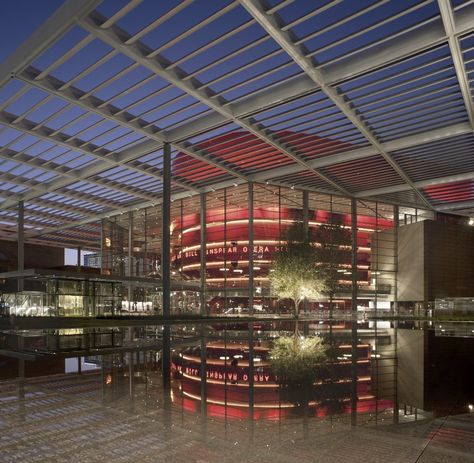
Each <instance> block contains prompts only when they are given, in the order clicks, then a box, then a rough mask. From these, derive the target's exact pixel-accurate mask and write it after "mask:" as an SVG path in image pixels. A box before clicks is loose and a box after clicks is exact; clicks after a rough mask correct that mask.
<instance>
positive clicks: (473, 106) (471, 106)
mask: <svg viewBox="0 0 474 463" xmlns="http://www.w3.org/2000/svg"><path fill="white" fill-rule="evenodd" d="M438 6H439V10H440V12H441V18H442V20H443V25H444V29H445V31H446V36H447V37H448V44H449V49H450V51H451V56H452V58H453V63H454V69H455V71H456V76H457V78H458V83H459V87H460V89H461V93H462V97H463V100H464V104H465V105H466V111H467V114H468V116H469V121H470V122H471V127H472V129H473V130H474V103H473V102H472V95H471V86H470V82H469V79H468V77H467V73H466V67H465V65H464V60H463V55H462V51H461V46H460V44H459V39H458V37H456V35H455V34H456V24H455V21H454V11H453V10H452V7H451V0H438Z"/></svg>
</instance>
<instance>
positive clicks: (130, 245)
mask: <svg viewBox="0 0 474 463" xmlns="http://www.w3.org/2000/svg"><path fill="white" fill-rule="evenodd" d="M132 258H133V211H129V213H128V255H127V261H128V268H127V276H128V277H131V276H132V275H133V268H132Z"/></svg>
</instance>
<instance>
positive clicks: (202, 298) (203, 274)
mask: <svg viewBox="0 0 474 463" xmlns="http://www.w3.org/2000/svg"><path fill="white" fill-rule="evenodd" d="M199 199H200V206H201V207H200V210H201V236H200V238H201V251H200V252H201V256H200V258H201V260H200V277H201V294H200V306H201V310H200V313H201V315H207V307H206V193H201V194H200V195H199Z"/></svg>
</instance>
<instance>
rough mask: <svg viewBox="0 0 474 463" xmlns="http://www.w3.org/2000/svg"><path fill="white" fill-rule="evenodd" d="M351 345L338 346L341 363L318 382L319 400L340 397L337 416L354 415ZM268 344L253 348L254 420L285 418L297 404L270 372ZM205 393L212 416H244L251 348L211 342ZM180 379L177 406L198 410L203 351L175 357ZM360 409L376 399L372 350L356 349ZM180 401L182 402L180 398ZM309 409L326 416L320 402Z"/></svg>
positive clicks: (366, 346) (364, 346)
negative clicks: (285, 397)
mask: <svg viewBox="0 0 474 463" xmlns="http://www.w3.org/2000/svg"><path fill="white" fill-rule="evenodd" d="M350 348H351V346H350V345H341V346H339V351H340V356H339V358H340V359H343V360H338V361H337V362H336V363H335V364H334V365H333V368H332V371H333V373H332V377H331V380H330V381H329V379H328V378H327V379H323V380H321V381H320V382H318V383H316V385H315V387H316V388H317V391H318V396H319V397H322V398H324V397H325V396H327V397H331V398H334V397H336V398H338V400H339V402H340V404H341V406H340V408H339V413H341V412H349V411H350V389H351V380H350V377H351V361H350V359H347V360H345V359H344V353H346V354H347V353H348V352H350ZM268 350H269V345H262V346H258V347H254V373H253V384H254V390H253V396H254V413H255V415H254V416H255V418H257V419H259V418H266V419H273V418H279V417H285V416H287V415H288V414H289V413H290V412H291V411H292V410H294V408H295V406H294V404H292V403H290V402H288V401H285V400H282V399H281V395H280V389H279V386H278V383H277V379H276V378H275V376H274V375H273V373H272V371H271V365H270V361H269V359H268ZM206 354H207V356H206V359H207V360H206V368H205V375H206V392H207V406H208V413H211V414H215V415H224V413H226V414H227V416H234V417H238V418H244V417H247V415H248V408H249V397H250V394H249V382H250V381H249V380H250V378H249V360H248V355H249V351H248V347H246V346H245V345H242V344H241V343H240V344H238V343H235V344H228V345H227V349H226V348H225V346H224V344H223V343H221V342H213V343H208V344H207V347H206ZM172 367H173V371H174V374H175V377H176V378H179V379H180V382H181V388H180V393H178V394H176V397H175V402H177V403H181V404H182V405H183V406H185V407H186V408H187V409H190V410H197V409H198V408H199V407H198V406H197V405H196V404H197V403H199V402H200V401H201V353H200V349H199V348H188V349H185V350H184V351H182V352H181V353H180V354H177V355H175V356H174V358H173V362H172ZM357 391H358V397H359V401H358V409H359V410H361V411H362V410H372V409H373V408H374V397H373V395H372V393H371V368H370V346H369V344H361V345H359V346H358V380H357ZM178 397H180V399H178ZM310 407H311V408H312V409H313V410H314V413H316V414H317V415H318V416H323V415H325V414H326V413H327V412H328V409H327V406H326V405H323V404H322V403H316V402H314V401H313V402H311V403H310Z"/></svg>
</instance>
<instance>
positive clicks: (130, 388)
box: [128, 351, 134, 400]
mask: <svg viewBox="0 0 474 463" xmlns="http://www.w3.org/2000/svg"><path fill="white" fill-rule="evenodd" d="M133 375H134V371H133V352H132V351H130V352H129V353H128V394H129V396H130V399H132V400H133V393H134V382H133V381H134V377H133Z"/></svg>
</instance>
